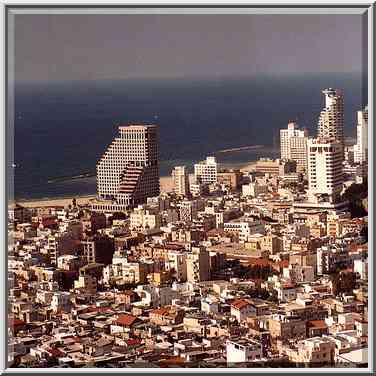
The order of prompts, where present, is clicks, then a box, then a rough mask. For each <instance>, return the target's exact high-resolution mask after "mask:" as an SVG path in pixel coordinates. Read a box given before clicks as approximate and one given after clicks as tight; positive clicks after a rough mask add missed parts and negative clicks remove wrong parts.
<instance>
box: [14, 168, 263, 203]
mask: <svg viewBox="0 0 376 376" xmlns="http://www.w3.org/2000/svg"><path fill="white" fill-rule="evenodd" d="M255 164H256V161H253V162H247V163H244V164H242V166H238V167H236V168H237V169H239V170H240V171H241V172H249V171H252V170H253V169H254V166H255ZM231 168H235V167H230V166H226V169H231ZM192 176H193V174H190V179H191V177H192ZM159 182H160V190H161V193H169V192H171V191H172V190H173V181H172V177H171V176H161V177H160V178H159ZM95 197H96V194H85V195H77V196H57V197H45V198H35V199H33V198H30V199H18V200H13V201H9V202H8V205H9V204H12V203H17V204H20V205H22V206H24V207H25V208H37V207H47V206H68V205H70V204H72V200H73V199H74V198H75V199H76V202H77V204H78V205H85V204H87V203H88V202H89V201H90V200H92V199H94V198H95Z"/></svg>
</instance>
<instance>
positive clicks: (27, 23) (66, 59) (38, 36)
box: [15, 14, 362, 80]
mask: <svg viewBox="0 0 376 376" xmlns="http://www.w3.org/2000/svg"><path fill="white" fill-rule="evenodd" d="M361 21H362V17H361V16H360V15H246V14H241V15H214V14H213V15H16V16H15V62H16V63H15V73H16V80H55V79H56V80H58V79H64V80H66V79H68V80H71V79H98V78H139V77H154V78H159V77H198V76H205V77H210V76H214V77H216V76H244V75H246V76H249V75H253V74H255V73H273V74H280V73H292V72H298V73H299V72H354V71H356V72H360V71H361V51H362V39H361V38H362V33H361Z"/></svg>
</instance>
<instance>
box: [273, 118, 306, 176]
mask: <svg viewBox="0 0 376 376" xmlns="http://www.w3.org/2000/svg"><path fill="white" fill-rule="evenodd" d="M307 140H308V133H307V131H306V130H301V129H299V128H298V125H297V124H296V123H295V122H293V121H291V122H289V123H288V125H287V128H286V129H281V130H280V147H281V159H287V160H293V161H296V168H297V171H299V172H303V171H306V169H307Z"/></svg>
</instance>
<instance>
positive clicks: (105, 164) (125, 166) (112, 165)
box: [97, 125, 159, 207]
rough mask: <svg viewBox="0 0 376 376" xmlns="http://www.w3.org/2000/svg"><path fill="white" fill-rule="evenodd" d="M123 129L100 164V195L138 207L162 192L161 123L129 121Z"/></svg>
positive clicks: (98, 182) (98, 178)
mask: <svg viewBox="0 0 376 376" xmlns="http://www.w3.org/2000/svg"><path fill="white" fill-rule="evenodd" d="M119 131H120V135H119V137H116V138H115V140H114V141H113V142H112V143H111V145H110V146H109V147H108V148H107V150H106V152H105V153H104V154H103V156H102V158H101V159H100V160H99V162H98V164H97V189H98V196H99V198H100V199H107V200H108V199H110V200H113V201H115V202H116V203H118V204H121V205H125V206H126V207H134V206H137V205H138V204H141V203H144V202H145V201H146V199H147V197H153V196H158V195H159V162H158V127H157V126H156V125H128V126H120V127H119Z"/></svg>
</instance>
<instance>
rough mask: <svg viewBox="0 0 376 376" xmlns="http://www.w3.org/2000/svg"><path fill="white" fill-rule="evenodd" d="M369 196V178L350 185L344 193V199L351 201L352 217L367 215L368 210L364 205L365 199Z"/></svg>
mask: <svg viewBox="0 0 376 376" xmlns="http://www.w3.org/2000/svg"><path fill="white" fill-rule="evenodd" d="M367 197H368V183H367V179H365V180H364V182H363V183H362V184H355V183H354V184H352V185H350V187H348V188H347V189H346V191H345V193H344V194H343V195H342V200H343V201H348V202H349V211H350V214H351V218H360V217H364V216H366V215H367V210H366V209H365V207H364V201H363V200H364V199H366V198H367Z"/></svg>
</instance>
